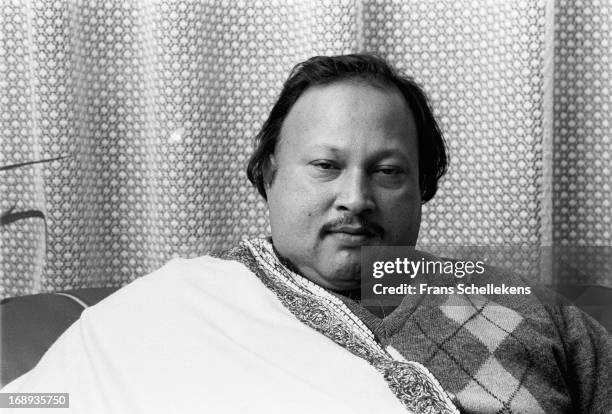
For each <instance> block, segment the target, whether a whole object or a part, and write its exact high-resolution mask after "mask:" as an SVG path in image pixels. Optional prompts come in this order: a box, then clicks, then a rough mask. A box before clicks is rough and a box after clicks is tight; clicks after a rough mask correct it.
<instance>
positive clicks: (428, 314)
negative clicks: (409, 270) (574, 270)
mask: <svg viewBox="0 0 612 414" xmlns="http://www.w3.org/2000/svg"><path fill="white" fill-rule="evenodd" d="M513 278H514V280H515V281H516V279H517V277H516V276H512V275H508V274H507V273H502V272H496V271H493V272H489V280H490V281H491V282H495V281H496V279H497V281H500V280H503V281H505V282H508V280H510V279H513ZM517 284H523V285H525V284H526V283H525V282H524V281H519V282H518V283H517ZM340 297H341V298H342V300H343V301H344V303H345V304H346V305H347V307H349V309H351V311H352V312H353V313H355V314H356V315H357V316H358V317H359V318H360V319H361V320H362V321H363V322H364V323H365V324H366V325H367V326H368V327H369V328H370V329H371V330H372V332H373V333H374V334H375V336H376V338H377V339H378V340H379V341H380V343H381V344H382V345H383V346H387V345H392V346H393V347H394V348H395V349H397V350H398V351H400V352H401V353H402V354H403V355H404V357H406V358H408V359H410V360H413V361H417V362H420V363H422V364H423V365H425V366H426V367H427V368H428V369H429V370H430V371H431V372H432V373H433V374H434V375H435V376H436V377H437V379H438V380H439V381H440V383H441V384H442V386H443V387H444V389H445V390H446V391H447V392H450V393H452V394H454V395H455V397H456V399H455V403H456V405H457V406H458V407H459V409H460V410H461V411H462V412H465V413H610V412H612V336H611V335H610V334H609V333H608V331H607V330H605V328H603V327H602V326H601V325H599V324H598V323H597V322H596V321H595V320H593V319H592V318H591V317H590V316H588V315H587V314H585V313H584V312H582V311H581V310H580V309H578V308H576V307H574V306H571V305H569V304H568V303H566V302H563V301H560V300H558V298H555V297H554V295H553V294H552V293H551V292H548V291H546V290H542V289H539V290H538V289H535V294H534V295H528V296H521V295H518V296H512V295H497V296H481V295H470V296H465V295H464V296H453V297H451V296H426V297H425V296H410V295H408V296H406V297H405V298H404V300H403V302H402V303H401V305H400V306H399V307H398V308H396V309H395V310H394V311H393V312H392V313H391V314H389V315H388V316H386V317H382V318H381V317H379V316H376V315H374V313H372V312H370V311H369V310H368V309H366V308H364V307H362V306H361V305H360V304H359V303H358V302H356V301H354V300H351V299H348V298H346V297H343V296H340Z"/></svg>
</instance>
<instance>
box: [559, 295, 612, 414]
mask: <svg viewBox="0 0 612 414" xmlns="http://www.w3.org/2000/svg"><path fill="white" fill-rule="evenodd" d="M559 310H560V316H561V320H560V321H559V322H560V324H561V326H559V328H560V332H561V336H562V340H563V343H564V347H565V355H566V358H565V360H566V370H567V371H566V375H565V381H566V383H567V387H568V389H569V390H570V393H571V397H572V401H573V405H574V412H580V413H609V412H612V335H610V333H609V332H608V331H607V330H606V329H605V328H604V327H603V326H601V325H600V324H599V323H598V322H597V321H595V320H594V319H593V318H592V317H591V316H589V315H587V314H586V313H584V312H583V311H581V310H580V309H579V308H577V307H575V306H569V305H562V306H560V307H559Z"/></svg>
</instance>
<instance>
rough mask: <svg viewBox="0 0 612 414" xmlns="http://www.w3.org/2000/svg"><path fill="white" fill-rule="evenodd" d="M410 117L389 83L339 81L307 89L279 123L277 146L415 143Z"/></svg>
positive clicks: (403, 102) (408, 145)
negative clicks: (281, 122) (279, 133)
mask: <svg viewBox="0 0 612 414" xmlns="http://www.w3.org/2000/svg"><path fill="white" fill-rule="evenodd" d="M416 134H417V131H416V125H415V122H414V116H413V114H412V111H411V110H410V108H409V106H408V104H407V102H406V100H405V98H404V96H403V95H402V93H401V92H400V91H399V89H397V87H395V86H394V85H372V84H371V83H366V82H365V81H354V80H348V81H340V82H335V83H331V84H328V85H319V86H314V87H311V88H309V89H307V90H306V91H305V92H304V93H303V94H302V95H301V96H300V98H299V99H298V100H297V101H296V103H295V104H294V105H293V107H292V108H291V110H290V111H289V114H288V115H287V117H286V119H285V121H284V122H283V125H282V128H281V136H280V142H279V145H280V147H283V146H288V147H290V148H292V149H299V148H303V147H305V146H312V145H333V146H335V145H338V146H340V147H342V146H344V147H348V146H354V145H362V146H367V147H377V146H389V145H390V146H402V147H406V148H404V149H406V150H407V151H410V152H414V147H416V139H417V137H416Z"/></svg>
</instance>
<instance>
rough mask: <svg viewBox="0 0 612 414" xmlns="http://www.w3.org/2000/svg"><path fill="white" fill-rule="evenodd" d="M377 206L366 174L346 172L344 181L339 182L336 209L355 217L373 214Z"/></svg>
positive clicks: (356, 171)
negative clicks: (367, 213)
mask: <svg viewBox="0 0 612 414" xmlns="http://www.w3.org/2000/svg"><path fill="white" fill-rule="evenodd" d="M375 206H376V204H375V202H374V197H373V194H372V189H371V188H370V182H369V180H368V176H367V174H366V173H364V172H362V171H359V170H355V171H349V170H345V172H344V174H343V179H341V180H338V192H337V197H336V208H337V209H338V210H341V211H343V212H347V213H352V214H354V215H359V214H363V213H365V212H372V211H373V210H374V208H375Z"/></svg>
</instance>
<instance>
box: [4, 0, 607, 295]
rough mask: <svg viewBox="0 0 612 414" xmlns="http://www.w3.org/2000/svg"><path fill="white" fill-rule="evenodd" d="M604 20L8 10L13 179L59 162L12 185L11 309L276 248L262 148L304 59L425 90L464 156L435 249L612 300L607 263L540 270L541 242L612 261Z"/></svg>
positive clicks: (527, 0)
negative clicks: (522, 249) (250, 162)
mask: <svg viewBox="0 0 612 414" xmlns="http://www.w3.org/2000/svg"><path fill="white" fill-rule="evenodd" d="M611 24H612V5H611V4H610V2H608V1H607V0H601V1H597V0H556V1H553V0H472V1H461V2H457V1H453V0H405V1H391V0H386V1H374V0H337V1H336V0H313V1H287V0H258V1H247V0H237V1H229V0H218V1H212V0H209V1H204V0H202V1H195V0H156V1H145V0H141V1H123V0H114V1H105V2H93V1H85V0H78V1H76V0H75V1H72V0H64V1H56V0H53V1H51V0H37V1H33V0H32V1H19V0H14V1H8V0H2V1H0V145H1V148H2V151H1V152H0V168H3V167H6V166H9V165H14V164H19V163H27V162H29V161H35V160H44V159H55V160H53V161H49V162H44V163H39V164H28V165H23V166H21V167H19V168H12V169H3V170H0V212H1V213H5V215H4V217H5V221H7V223H5V225H3V226H1V227H0V255H1V256H0V279H1V284H0V296H10V295H17V294H26V293H33V292H40V291H50V290H60V289H70V288H77V287H89V286H119V285H122V284H125V283H127V282H129V281H131V280H133V279H134V278H137V277H139V276H142V275H144V274H147V273H149V272H151V271H152V270H154V269H156V268H158V267H160V266H161V265H163V264H164V263H165V262H166V261H168V260H169V259H170V258H172V257H175V256H185V257H190V256H194V255H199V254H203V253H205V252H207V251H209V250H213V249H214V250H218V249H224V248H228V247H230V246H233V245H235V243H236V242H237V241H239V240H240V239H241V238H243V237H253V236H260V235H266V234H267V233H268V222H267V219H266V210H265V204H264V203H263V201H262V200H261V199H260V198H259V196H258V195H257V194H256V192H255V190H254V189H252V188H251V186H250V184H249V183H248V181H247V179H246V174H245V171H244V170H245V164H246V160H247V159H248V156H249V154H250V152H251V150H252V148H253V137H254V135H255V133H256V132H257V130H258V128H259V127H260V126H261V124H262V122H263V120H264V119H265V116H266V115H267V112H268V111H269V109H270V107H271V105H272V103H273V101H274V99H275V97H276V95H277V93H278V92H279V90H280V87H281V85H282V82H283V80H284V79H285V78H286V76H287V74H288V71H289V70H290V69H291V67H292V66H293V65H294V64H295V63H297V62H299V61H301V60H304V59H306V58H308V57H310V56H312V55H317V54H324V55H329V54H341V53H350V52H356V51H369V52H375V53H378V54H380V55H382V56H385V57H387V58H388V59H389V60H390V61H391V62H392V63H394V64H395V65H396V66H398V67H399V68H401V69H402V70H404V71H405V72H407V73H408V74H410V75H412V76H413V77H414V78H416V79H417V80H418V81H419V82H420V83H421V84H422V85H423V86H424V88H425V89H426V90H427V92H428V93H429V95H430V96H431V98H432V102H433V106H434V110H435V112H436V114H437V116H438V117H439V120H440V122H441V124H442V127H443V131H444V134H445V137H446V139H447V142H448V144H449V149H450V155H451V166H450V172H449V174H448V176H447V177H446V178H445V180H444V182H443V183H442V186H441V188H440V191H439V195H438V196H437V197H436V198H435V199H434V200H432V201H431V202H430V203H428V204H427V205H426V206H425V210H424V221H423V225H422V230H421V239H420V240H421V243H422V244H423V245H428V244H435V245H455V246H460V245H461V246H465V245H480V246H484V245H496V246H504V245H511V246H529V248H533V249H532V252H537V253H536V255H537V256H538V258H539V259H540V260H539V264H538V266H536V267H535V268H533V267H529V266H527V267H526V270H527V271H528V273H529V272H531V277H533V278H534V279H536V280H540V281H545V282H550V281H551V280H550V277H553V278H555V279H559V278H564V280H565V279H566V280H567V281H571V282H580V283H600V284H608V285H610V284H611V283H612V276H611V275H612V273H611V272H610V267H611V266H610V263H609V260H606V259H605V257H604V258H603V259H602V257H603V256H602V255H598V256H597V257H598V260H594V259H593V257H591V256H589V254H585V253H584V252H585V249H584V248H583V249H581V250H580V251H579V253H578V254H576V255H575V257H573V259H572V260H573V262H572V263H573V264H574V265H575V266H574V269H581V270H584V269H586V270H587V271H572V272H565V273H563V272H555V271H553V272H552V273H547V272H546V271H545V270H550V269H551V266H552V267H553V268H554V267H555V263H556V262H555V261H554V260H553V261H552V262H553V263H550V262H547V260H545V259H542V258H545V257H547V255H545V254H542V250H541V249H539V250H538V249H536V247H541V246H545V247H546V246H567V247H568V248H569V247H574V246H581V247H585V246H586V247H592V248H593V249H596V248H605V247H606V246H612V218H611V217H612V214H611V212H612V211H611V210H612V209H611V203H612V195H611V192H610V188H611V186H612V175H611V174H610V172H611V171H610V169H611V167H610V159H611V157H612V142H611V140H612V138H611V133H610V131H611V125H610V121H611V120H612V115H611V114H612V111H611V110H610V87H611V81H610V55H611V53H610V50H612V48H611V45H610V42H611V41H612V36H611V33H610V30H611ZM11 209H12V210H11ZM9 210H10V211H11V213H10V214H13V216H10V214H9V215H7V214H6V213H7V212H8V211H9ZM20 212H21V213H24V212H25V213H24V214H22V215H23V216H24V217H22V218H21V219H19V220H16V221H11V222H8V221H10V220H7V219H6V217H9V216H10V217H15V216H14V214H16V213H20ZM41 216H44V219H43V217H41ZM610 256H612V255H610ZM581 261H582V262H581ZM519 267H520V266H519ZM553 270H554V269H553ZM550 275H552V276H550ZM547 278H548V280H547Z"/></svg>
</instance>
